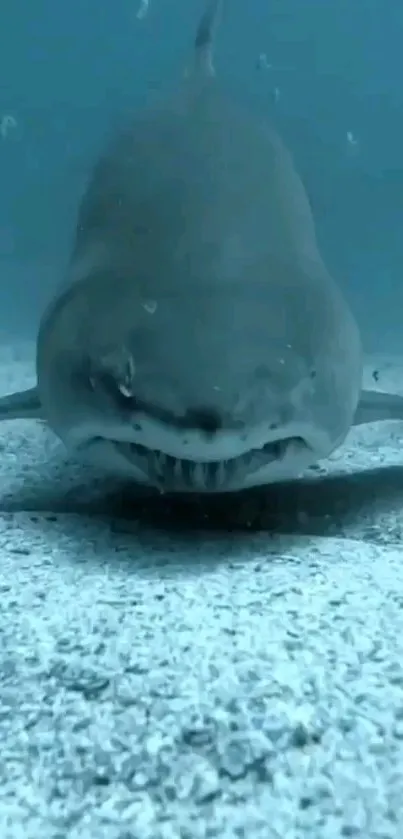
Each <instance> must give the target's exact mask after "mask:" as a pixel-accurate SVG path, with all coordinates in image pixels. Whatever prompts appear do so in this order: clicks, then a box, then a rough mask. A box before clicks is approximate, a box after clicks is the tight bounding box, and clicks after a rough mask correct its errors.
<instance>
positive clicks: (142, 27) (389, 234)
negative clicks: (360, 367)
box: [0, 0, 403, 353]
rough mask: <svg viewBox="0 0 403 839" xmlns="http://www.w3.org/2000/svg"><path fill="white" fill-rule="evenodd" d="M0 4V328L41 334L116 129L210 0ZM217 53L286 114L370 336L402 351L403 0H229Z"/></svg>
mask: <svg viewBox="0 0 403 839" xmlns="http://www.w3.org/2000/svg"><path fill="white" fill-rule="evenodd" d="M139 3H140V0H119V1H118V2H114V3H112V2H107V0H102V2H100V0H69V2H68V3H55V2H54V0H36V2H35V3H32V0H13V2H12V3H11V2H9V3H4V4H2V7H1V8H0V79H1V82H0V184H1V189H0V260H1V279H0V335H3V337H4V336H6V337H8V338H13V337H14V336H15V337H16V338H18V339H20V338H21V337H23V338H25V337H29V338H30V337H34V336H35V334H36V330H37V326H38V319H39V317H40V314H41V312H42V310H43V308H44V306H45V305H46V302H47V301H48V300H49V298H50V297H51V296H52V294H53V291H54V290H55V289H56V288H57V285H58V283H59V282H60V281H61V280H62V279H63V276H64V272H65V268H66V262H67V258H68V254H69V248H70V246H71V242H72V235H73V231H74V224H75V219H76V211H77V205H78V202H79V199H80V196H81V193H82V190H83V188H84V186H85V183H86V178H87V176H88V174H89V172H90V170H91V167H92V166H93V164H94V163H95V161H96V158H97V155H98V154H99V152H100V151H101V150H102V148H103V145H104V143H105V142H106V140H107V138H108V137H109V136H110V135H111V133H113V132H114V131H116V130H118V129H119V128H120V127H122V126H123V125H124V124H125V121H126V120H127V118H128V116H129V114H130V112H131V111H132V109H135V108H136V107H141V105H142V104H143V102H144V100H145V98H146V97H147V96H148V95H149V94H150V91H153V90H155V89H159V88H162V89H164V87H166V88H168V89H169V87H170V86H174V85H175V84H176V83H178V82H179V81H180V78H181V74H182V73H183V72H184V69H185V67H186V64H187V61H188V60H189V56H191V51H192V42H193V37H194V32H195V27H196V25H197V22H198V19H199V15H200V11H201V9H202V7H203V0H150V3H149V9H148V11H147V14H146V15H145V17H144V18H143V19H139V18H138V16H137V15H138V11H139ZM224 5H225V8H224V14H223V19H222V21H221V25H220V28H219V32H218V35H217V42H216V62H215V63H216V69H217V73H218V74H219V76H220V80H221V83H222V84H223V85H224V87H225V88H226V89H227V90H228V91H233V92H234V93H235V94H236V95H237V96H242V97H244V98H245V100H246V101H248V102H250V105H251V108H254V109H256V110H257V111H259V112H260V113H266V114H267V116H268V118H269V119H271V120H273V121H274V124H275V125H276V128H277V129H278V130H279V132H280V134H281V135H282V137H283V139H284V140H285V141H286V143H287V145H288V146H289V148H290V149H291V151H292V153H293V155H294V158H295V161H296V164H297V168H298V170H299V172H300V174H301V175H302V177H303V180H304V183H305V187H306V189H307V192H308V194H309V197H310V200H311V204H312V208H313V212H314V217H315V221H316V225H317V230H318V235H319V239H320V243H321V248H322V252H323V254H324V257H325V261H326V262H327V264H328V266H329V267H330V269H331V270H332V272H333V274H334V275H335V277H336V279H337V280H338V282H339V283H340V284H341V285H342V286H343V288H344V290H345V293H346V295H347V297H348V299H349V301H350V304H351V306H352V307H353V309H354V312H355V314H356V316H357V319H358V321H359V324H360V327H361V330H362V333H363V338H364V344H365V347H366V348H367V349H368V350H376V351H387V352H396V353H400V352H402V353H403V332H402V329H401V319H402V304H403V282H402V266H403V235H402V227H403V225H402V220H403V81H402V80H403V72H402V70H403V52H402V44H403V5H402V4H401V2H399V0H360V2H358V0H356V2H352V0H304V2H301V0H248V2H246V0H227V2H226V3H225V4H224Z"/></svg>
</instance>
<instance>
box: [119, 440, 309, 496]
mask: <svg viewBox="0 0 403 839" xmlns="http://www.w3.org/2000/svg"><path fill="white" fill-rule="evenodd" d="M116 445H117V446H118V447H119V450H120V452H121V453H122V454H123V455H124V456H125V457H127V458H128V459H129V460H131V461H133V462H135V463H136V465H137V466H141V468H142V469H143V470H144V471H145V472H146V474H147V475H148V478H149V480H150V481H151V483H153V484H154V485H155V486H156V487H157V488H158V489H160V490H161V491H165V492H170V491H171V492H181V491H182V492H189V491H191V492H220V491H225V490H226V489H228V488H229V487H230V486H231V484H232V483H233V482H234V481H235V479H236V481H237V483H239V480H240V478H241V477H242V475H247V474H249V473H250V472H251V471H253V470H255V469H258V468H260V467H261V466H262V465H266V464H268V463H270V462H273V461H279V460H282V459H283V458H284V457H285V456H286V454H287V452H288V451H289V449H290V446H293V447H294V446H295V445H298V446H299V447H301V446H306V444H305V443H304V441H303V440H302V439H301V438H297V437H290V438H287V439H284V440H276V441H274V442H271V443H267V444H266V445H265V446H263V448H261V449H252V450H251V451H250V452H247V453H246V454H242V455H240V456H239V457H235V458H231V459H230V460H214V461H207V462H205V461H196V460H189V459H186V458H179V457H173V456H172V455H169V454H165V452H162V451H159V450H154V449H147V448H146V447H145V446H142V445H139V444H138V443H122V442H117V443H116Z"/></svg>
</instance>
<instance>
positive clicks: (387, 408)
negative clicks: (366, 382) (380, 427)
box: [353, 390, 403, 425]
mask: <svg viewBox="0 0 403 839" xmlns="http://www.w3.org/2000/svg"><path fill="white" fill-rule="evenodd" d="M382 420H403V396H398V395H397V394H394V393H379V392H378V391H376V390H362V391H361V396H360V401H359V403H358V406H357V410H356V412H355V416H354V420H353V425H364V424H365V423H368V422H381V421H382Z"/></svg>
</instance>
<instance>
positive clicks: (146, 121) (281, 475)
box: [0, 0, 403, 493]
mask: <svg viewBox="0 0 403 839" xmlns="http://www.w3.org/2000/svg"><path fill="white" fill-rule="evenodd" d="M221 7H222V0H208V1H207V2H206V5H205V8H204V10H203V13H202V16H201V19H200V21H199V24H198V27H197V31H196V36H195V40H194V50H193V61H192V64H191V66H190V68H189V69H188V72H187V73H186V74H185V75H184V78H183V79H181V81H180V84H179V83H178V84H177V85H176V86H175V89H174V90H173V92H171V93H170V94H169V95H164V96H162V97H160V98H159V99H158V102H155V101H154V102H152V103H149V104H147V105H146V106H145V107H142V108H141V109H139V110H138V111H137V112H136V113H135V114H133V115H132V117H131V119H130V120H129V123H128V125H127V126H126V127H125V128H124V129H123V130H122V131H120V132H118V134H117V135H116V136H114V137H113V139H111V141H110V143H109V144H108V146H107V148H105V150H104V152H103V154H102V155H101V156H100V158H99V159H98V161H97V163H96V165H95V166H94V169H93V171H92V173H91V175H90V178H89V181H88V184H87V187H86V189H85V192H84V194H83V197H82V200H81V203H80V206H79V210H78V217H77V226H76V233H75V238H74V242H73V247H72V253H71V258H70V261H69V264H68V266H67V271H66V277H65V279H64V282H63V283H62V284H61V286H60V288H59V289H58V291H57V293H56V294H55V296H54V298H53V299H52V300H51V302H50V303H49V305H48V307H47V308H46V310H45V312H44V314H43V317H42V319H41V322H40V325H39V330H38V337H37V346H36V379H37V381H36V384H35V386H34V387H32V388H30V389H28V390H25V391H22V392H18V393H12V394H8V395H5V396H4V397H2V398H1V399H0V419H1V420H11V419H16V418H32V419H34V420H39V421H42V422H46V423H47V424H48V426H49V427H50V428H51V429H52V431H53V432H54V433H55V434H56V436H57V437H58V438H59V439H60V440H61V441H62V442H63V443H64V444H65V446H66V447H67V449H68V450H71V451H72V452H74V453H75V455H77V456H79V457H81V458H83V459H84V460H88V461H90V462H92V463H95V464H97V466H98V467H99V468H101V469H102V470H104V471H107V472H109V473H110V474H113V475H115V476H122V477H124V478H125V479H129V480H133V481H134V482H135V483H137V484H143V485H147V486H151V487H154V488H156V489H157V490H159V491H160V492H169V493H175V492H180V493H188V492H197V493H217V492H234V491H238V490H243V489H245V488H248V487H254V486H258V485H265V484H270V483H275V482H278V481H283V480H289V479H293V478H296V477H298V476H299V475H300V474H301V473H303V472H304V471H305V470H306V469H308V468H309V467H311V466H313V465H315V464H316V463H317V462H318V461H321V460H322V459H326V458H327V457H329V455H330V454H331V453H332V452H333V451H334V450H335V449H336V448H337V447H339V446H340V445H341V444H342V443H343V441H344V440H345V438H346V436H347V434H348V432H349V430H350V429H351V428H352V427H353V426H355V425H359V424H364V423H369V422H375V421H380V420H389V419H398V420H402V419H403V398H402V397H401V396H399V395H397V394H387V393H380V392H377V391H370V390H363V389H362V373H363V353H362V346H361V338H360V332H359V328H358V325H357V323H356V320H355V318H354V316H353V314H352V311H351V310H350V308H349V305H348V303H347V301H346V299H345V297H344V295H343V293H342V291H341V289H340V288H339V286H338V284H337V283H336V282H335V280H334V279H333V277H332V276H331V274H330V273H329V271H328V269H327V267H326V265H325V263H324V261H323V259H322V256H321V254H320V251H319V247H318V242H317V236H316V231H315V224H314V220H313V216H312V212H311V208H310V204H309V200H308V197H307V194H306V191H305V188H304V186H303V183H302V181H301V179H300V177H299V175H298V173H297V171H296V168H295V165H294V162H293V159H292V156H291V154H290V152H289V151H288V149H287V148H286V147H285V145H284V144H283V142H282V140H281V138H280V137H279V135H278V133H277V131H276V130H275V128H274V127H273V126H272V125H271V123H270V122H269V120H268V119H267V118H266V116H258V115H257V114H254V113H251V112H250V109H248V108H247V107H246V106H245V105H244V104H243V103H241V102H240V101H238V99H237V98H236V97H231V96H229V95H227V94H226V93H225V92H224V90H223V89H222V86H221V84H220V83H219V80H218V78H217V74H216V72H215V69H214V60H213V45H214V42H215V31H216V28H217V22H218V20H219V17H220V15H221V11H222V9H221Z"/></svg>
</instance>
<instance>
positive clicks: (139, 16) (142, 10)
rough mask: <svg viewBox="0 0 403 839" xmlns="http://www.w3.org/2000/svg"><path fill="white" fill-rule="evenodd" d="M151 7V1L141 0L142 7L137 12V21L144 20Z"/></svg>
mask: <svg viewBox="0 0 403 839" xmlns="http://www.w3.org/2000/svg"><path fill="white" fill-rule="evenodd" d="M148 7H149V0H140V5H139V8H138V12H137V15H136V17H137V20H144V18H145V16H146V14H147V12H148Z"/></svg>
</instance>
